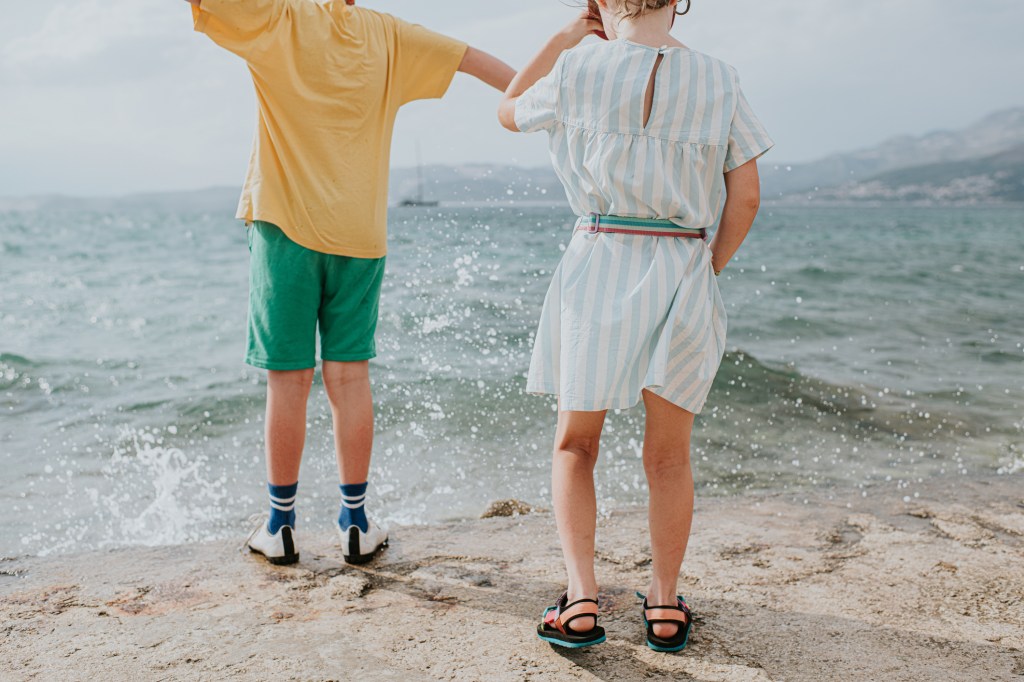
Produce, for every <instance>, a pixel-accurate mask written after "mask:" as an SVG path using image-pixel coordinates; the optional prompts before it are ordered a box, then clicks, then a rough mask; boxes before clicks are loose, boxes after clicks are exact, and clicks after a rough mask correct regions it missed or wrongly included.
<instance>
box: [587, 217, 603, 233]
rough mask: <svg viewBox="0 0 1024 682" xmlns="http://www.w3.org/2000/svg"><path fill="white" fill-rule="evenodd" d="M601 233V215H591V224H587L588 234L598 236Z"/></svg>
mask: <svg viewBox="0 0 1024 682" xmlns="http://www.w3.org/2000/svg"><path fill="white" fill-rule="evenodd" d="M600 231H601V214H600V213H591V214H590V222H588V223H587V234H597V233H598V232H600Z"/></svg>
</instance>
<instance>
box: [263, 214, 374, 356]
mask: <svg viewBox="0 0 1024 682" xmlns="http://www.w3.org/2000/svg"><path fill="white" fill-rule="evenodd" d="M249 251H250V252H251V257H250V262H249V340H248V351H247V352H246V356H245V361H246V362H247V363H248V364H250V365H253V366H254V367H261V368H263V369H270V370H296V369H310V368H313V367H316V330H317V323H319V325H320V357H321V358H322V359H323V360H327V361H333V362H361V361H363V360H369V359H370V358H372V357H375V356H376V355H377V345H376V342H375V341H374V335H375V334H376V332H377V313H378V310H379V302H380V285H381V281H382V280H383V279H384V260H385V259H383V258H377V259H369V258H348V257H346V256H333V255H330V254H326V253H319V252H317V251H311V250H310V249H307V248H305V247H303V246H299V245H298V244H296V243H295V242H293V241H292V240H291V239H289V238H288V237H286V236H285V234H284V232H282V231H281V229H280V228H278V227H277V226H276V225H271V224H270V223H264V222H258V221H257V222H255V223H253V225H252V226H251V227H250V228H249Z"/></svg>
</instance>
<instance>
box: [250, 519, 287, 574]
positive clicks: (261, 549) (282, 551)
mask: <svg viewBox="0 0 1024 682" xmlns="http://www.w3.org/2000/svg"><path fill="white" fill-rule="evenodd" d="M249 521H250V523H258V524H259V525H257V526H256V527H255V528H253V530H252V532H251V533H250V534H249V537H248V539H246V541H245V546H246V547H248V548H249V551H251V552H255V553H257V554H262V555H263V556H264V557H266V559H267V561H269V562H270V563H272V564H274V565H275V566H287V565H288V564H294V563H295V562H297V561H298V560H299V551H298V550H297V549H295V529H294V528H292V527H291V526H281V528H279V529H278V531H277V532H276V533H274V534H273V535H271V534H270V530H269V529H268V528H267V515H266V514H256V515H254V516H251V517H249Z"/></svg>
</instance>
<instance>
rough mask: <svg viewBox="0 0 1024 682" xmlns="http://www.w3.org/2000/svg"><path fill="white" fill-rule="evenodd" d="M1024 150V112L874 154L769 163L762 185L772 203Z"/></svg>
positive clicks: (893, 143) (905, 140)
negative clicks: (890, 174) (914, 169)
mask: <svg viewBox="0 0 1024 682" xmlns="http://www.w3.org/2000/svg"><path fill="white" fill-rule="evenodd" d="M1021 144H1024V108H1016V109H1007V110H1004V111H999V112H996V113H993V114H990V115H989V116H986V117H985V118H983V119H982V120H980V121H978V122H977V123H975V124H973V125H971V126H968V127H967V128H964V129H963V130H957V131H949V130H943V131H938V132H932V133H928V134H927V135H921V136H918V137H914V136H909V135H904V136H901V137H894V138H891V139H889V140H886V141H885V142H882V143H881V144H879V145H876V146H874V147H871V148H869V149H862V150H859V151H854V152H848V153H843V154H832V155H830V156H827V157H825V158H823V159H820V160H818V161H813V162H810V163H803V164H779V165H775V164H771V163H765V164H763V165H762V169H761V181H762V187H763V191H764V196H765V197H766V198H777V197H783V196H786V195H791V194H794V193H802V192H809V191H813V190H814V188H819V189H820V188H825V187H836V186H840V185H849V184H851V183H859V182H862V181H867V180H869V179H870V180H876V179H878V178H880V176H881V174H883V173H886V172H888V171H894V170H899V169H904V168H912V167H929V166H933V165H936V164H940V165H941V164H943V163H946V162H955V161H968V160H978V159H983V158H986V157H993V156H996V155H998V154H1000V153H1002V152H1005V151H1006V150H1007V149H1010V148H1013V147H1016V146H1018V145H1021Z"/></svg>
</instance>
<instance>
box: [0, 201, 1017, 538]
mask: <svg viewBox="0 0 1024 682" xmlns="http://www.w3.org/2000/svg"><path fill="white" fill-rule="evenodd" d="M572 221H573V217H572V216H571V215H569V214H568V213H567V211H566V209H565V208H564V207H560V206H549V207H530V208H523V207H514V206H506V207H495V206H490V207H486V206H482V207H465V206H463V207H455V208H452V207H441V208H429V209H427V208H419V209H416V208H412V209H395V210H393V211H392V213H391V218H390V229H391V242H390V244H391V246H390V254H389V257H388V268H387V277H386V281H385V286H384V291H383V296H382V301H381V317H380V326H379V329H378V352H379V356H378V358H377V359H376V360H374V361H373V363H372V370H371V371H372V378H373V387H374V395H375V400H376V414H377V428H376V433H377V437H376V444H375V452H374V465H373V473H372V486H371V495H370V509H371V513H372V514H374V515H375V516H377V517H379V518H381V520H383V521H385V522H389V523H403V524H417V523H429V522H434V521H439V520H447V519H458V518H466V517H473V516H477V515H478V514H480V512H481V511H482V510H483V509H484V508H485V507H486V506H487V504H488V503H489V502H490V501H492V500H495V499H501V498H510V497H514V498H519V499H522V500H525V501H527V502H529V503H532V504H536V505H540V506H549V505H550V502H549V495H550V490H549V466H550V450H551V443H552V439H553V431H554V423H555V402H554V400H553V399H551V398H547V397H537V396H529V395H525V394H524V393H523V388H524V385H525V374H526V370H527V367H528V364H529V357H530V347H531V340H532V336H533V333H534V330H535V328H536V324H537V320H538V317H539V314H540V308H541V304H542V302H543V298H544V293H545V291H546V289H547V287H548V284H549V282H550V279H551V274H552V271H553V270H554V268H555V266H556V265H557V263H558V260H559V258H560V256H561V253H562V252H563V251H564V249H565V246H566V244H567V242H568V240H569V238H570V231H571V224H572ZM246 244H247V240H246V235H245V230H244V228H243V227H242V226H241V225H240V224H239V223H236V222H234V221H232V220H231V219H230V218H229V217H227V216H221V215H216V216H215V215H210V214H193V213H190V212H188V211H181V212H171V213H169V212H158V211H147V210H142V209H130V210H123V211H111V212H91V213H90V212H81V211H75V212H71V211H62V210H56V209H42V210H35V211H20V212H13V211H12V212H6V213H0V466H2V471H3V475H2V476H0V556H8V557H10V556H19V555H35V554H38V555H45V554H50V553H55V552H77V551H82V550H87V549H92V548H101V547H116V546H126V545H156V544H170V543H185V542H190V541H198V540H205V539H213V538H233V539H239V538H240V537H241V534H242V532H243V530H244V522H245V519H246V517H247V516H248V515H249V514H250V513H252V512H254V511H260V510H262V509H264V507H265V506H266V493H265V487H264V485H265V478H264V475H265V474H264V464H263V450H262V448H263V399H264V394H265V376H264V373H263V372H262V371H259V370H256V369H253V368H250V367H247V366H246V365H244V363H243V362H242V355H243V351H244V344H245V326H246V305H247V268H248V255H249V254H248V250H247V247H246ZM721 288H722V293H723V296H724V298H725V300H726V305H727V310H728V313H729V342H728V348H729V351H728V353H727V355H726V358H725V362H724V364H723V366H722V370H721V372H720V373H719V375H718V378H717V380H716V383H715V387H714V390H713V391H712V394H711V397H710V399H709V401H708V406H707V408H706V409H705V412H704V413H703V414H702V415H701V416H700V417H699V418H698V421H697V426H696V430H695V436H694V451H693V460H694V464H695V470H696V478H697V485H698V488H699V491H700V492H699V494H701V495H737V494H740V493H743V492H744V491H781V492H784V493H786V494H792V495H794V496H799V495H801V493H803V492H805V491H808V490H812V489H813V490H822V489H831V488H842V489H850V488H855V489H862V490H863V493H864V494H865V495H870V494H875V493H876V492H877V491H879V490H885V491H890V492H891V491H895V492H896V493H897V494H899V495H902V496H904V497H905V498H906V499H908V500H911V499H913V496H914V495H915V493H916V489H917V488H918V487H919V486H920V485H921V483H922V482H924V481H925V480H926V479H928V478H931V477H936V476H945V477H956V476H971V475H979V474H996V473H1001V474H1004V475H1018V474H1019V472H1021V471H1022V470H1024V454H1022V451H1024V209H1012V208H967V207H964V208H913V207H874V208H798V207H790V208H767V209H764V210H763V212H762V215H761V216H760V217H759V219H758V221H757V224H756V225H755V227H754V229H753V231H752V233H751V236H750V238H749V239H748V241H747V243H746V244H745V245H744V247H743V249H742V250H741V252H740V254H739V255H738V256H737V258H736V259H735V260H734V262H733V263H732V264H731V265H730V267H729V268H728V270H727V271H726V272H725V273H724V274H723V276H722V279H721ZM307 421H308V426H309V429H308V439H307V444H306V451H305V458H304V461H303V465H302V479H301V484H300V487H299V506H298V513H299V523H300V527H301V528H302V529H327V528H330V524H331V522H332V520H333V518H334V517H335V516H336V514H337V504H338V490H337V485H336V484H337V474H336V468H335V463H334V453H333V446H332V435H331V419H330V411H329V409H328V405H327V402H326V398H325V396H324V393H323V390H322V387H321V386H320V384H319V381H318V382H317V384H316V385H315V386H314V390H313V395H312V396H311V398H310V402H309V415H308V420H307ZM642 428H643V411H642V408H637V409H634V410H629V411H623V412H620V413H613V414H611V415H609V419H608V424H607V428H606V431H605V437H604V440H603V451H602V456H601V462H600V464H599V466H598V472H597V483H598V489H599V500H600V504H601V508H602V510H610V509H613V508H616V507H621V506H624V505H632V504H638V503H642V502H644V501H645V499H646V485H645V480H644V476H643V469H642V464H641V459H640V457H641V444H642Z"/></svg>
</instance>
